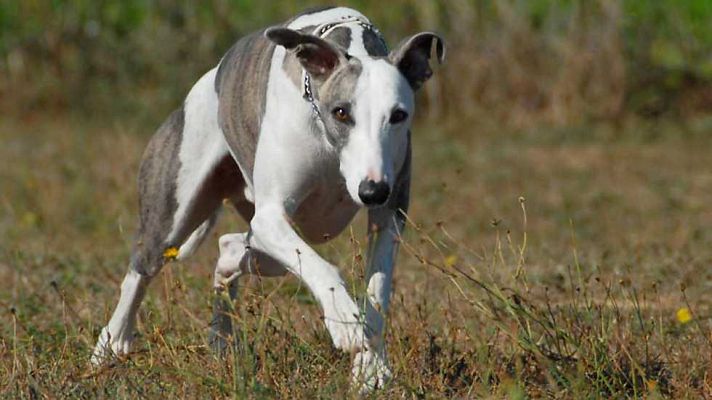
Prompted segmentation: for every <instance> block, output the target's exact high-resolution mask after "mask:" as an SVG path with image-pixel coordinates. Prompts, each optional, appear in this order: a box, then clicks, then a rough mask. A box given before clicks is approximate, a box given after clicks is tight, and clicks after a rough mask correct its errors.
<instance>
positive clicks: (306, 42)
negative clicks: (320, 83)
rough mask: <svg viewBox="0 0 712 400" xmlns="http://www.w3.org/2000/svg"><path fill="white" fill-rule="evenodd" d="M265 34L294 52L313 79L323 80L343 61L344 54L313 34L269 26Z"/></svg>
mask: <svg viewBox="0 0 712 400" xmlns="http://www.w3.org/2000/svg"><path fill="white" fill-rule="evenodd" d="M265 36H266V37H267V38H268V39H269V40H271V41H273V42H274V43H276V44H278V45H280V46H284V47H285V48H286V49H287V50H290V51H292V52H294V54H295V55H296V56H297V59H298V60H299V63H300V64H301V65H302V67H304V69H305V70H306V71H307V72H308V73H309V74H310V75H311V76H312V77H313V78H315V79H318V80H325V79H326V78H328V77H329V75H331V73H332V72H334V70H335V69H336V68H337V67H338V66H339V65H340V64H341V63H343V62H346V57H345V55H344V54H343V53H342V52H341V51H340V50H339V49H338V48H337V47H336V46H334V45H332V44H331V43H329V42H327V41H325V40H323V39H321V38H318V37H316V36H314V35H305V34H303V33H300V32H297V31H294V30H292V29H287V28H269V29H267V30H266V31H265Z"/></svg>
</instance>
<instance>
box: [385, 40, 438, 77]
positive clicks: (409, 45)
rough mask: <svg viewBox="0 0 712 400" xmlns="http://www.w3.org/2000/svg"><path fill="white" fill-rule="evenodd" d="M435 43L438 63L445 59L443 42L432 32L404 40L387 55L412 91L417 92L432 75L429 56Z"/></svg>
mask: <svg viewBox="0 0 712 400" xmlns="http://www.w3.org/2000/svg"><path fill="white" fill-rule="evenodd" d="M433 42H434V43H435V55H436V57H437V59H438V62H440V63H442V62H443V60H444V59H445V42H444V41H443V39H442V38H441V37H440V36H438V35H437V34H435V33H432V32H421V33H418V34H415V35H413V36H411V37H409V38H406V39H404V40H403V41H401V42H400V44H399V45H398V46H396V48H395V49H393V51H391V53H390V54H389V55H388V58H389V59H390V60H391V62H392V63H393V65H395V66H396V67H398V69H399V70H400V72H401V73H402V74H403V76H405V78H406V79H407V80H408V83H410V87H412V88H413V90H418V89H420V87H421V86H422V85H423V83H424V82H425V81H427V80H428V79H429V78H430V77H431V76H432V75H433V70H432V68H430V54H431V53H432V51H433Z"/></svg>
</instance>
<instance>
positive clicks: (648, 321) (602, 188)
mask: <svg viewBox="0 0 712 400" xmlns="http://www.w3.org/2000/svg"><path fill="white" fill-rule="evenodd" d="M458 125H459V124H457V123H455V122H451V123H450V125H447V124H446V125H436V124H435V123H429V122H428V121H422V122H421V123H419V124H418V128H417V129H416V135H415V176H416V177H417V180H416V181H415V183H414V196H413V207H412V211H411V213H410V218H411V221H412V224H411V226H410V227H409V230H408V232H407V234H406V236H405V238H404V244H403V249H402V252H401V254H402V255H401V257H400V262H399V265H398V269H397V273H396V278H395V293H394V295H393V296H394V297H393V313H392V315H391V318H390V321H389V331H388V345H389V350H390V359H391V362H392V364H393V368H394V372H395V379H394V381H393V384H392V385H391V386H390V387H389V388H388V389H387V390H386V391H385V392H382V393H381V395H383V396H385V397H393V398H402V397H407V398H411V397H415V398H453V397H459V398H477V397H510V398H524V397H526V396H530V397H543V396H551V397H554V398H584V397H586V398H596V397H604V398H607V397H627V396H635V397H648V398H656V397H659V396H673V397H700V396H706V397H710V396H712V391H711V389H710V385H712V380H711V379H712V378H710V374H709V372H710V371H711V369H710V362H711V359H710V357H711V355H712V342H711V340H712V336H711V335H710V332H711V331H710V305H711V304H710V300H709V296H708V295H707V294H708V292H709V287H710V272H709V265H710V263H711V262H712V247H710V243H711V242H712V233H711V231H710V229H709V227H710V226H712V206H710V205H711V204H712V172H710V171H711V170H710V165H712V153H710V152H709V147H708V139H707V137H706V136H705V135H706V133H708V132H709V129H710V121H709V120H699V121H697V122H694V123H693V122H690V123H688V124H687V125H686V126H680V125H676V124H672V123H665V122H664V121H658V122H657V123H655V124H652V123H646V122H641V121H637V122H631V123H627V124H623V125H622V126H621V127H619V128H615V129H614V128H610V127H607V126H597V127H596V126H594V127H591V128H587V129H583V128H579V129H573V128H570V129H559V130H546V131H545V130H539V131H534V130H532V131H521V132H508V133H507V134H503V133H500V132H495V131H492V132H489V131H488V128H487V127H486V126H484V125H482V124H481V125H476V126H470V127H468V128H465V127H463V126H458ZM149 133H150V129H147V128H145V127H144V125H143V124H139V123H133V122H126V120H124V121H122V122H116V121H110V120H109V121H106V120H102V121H86V120H82V119H78V118H72V117H68V116H43V117H37V118H36V119H34V120H18V119H15V118H12V117H10V118H3V119H2V120H1V121H0V142H1V143H2V146H1V147H0V160H1V161H0V188H2V189H1V190H0V209H1V211H0V282H3V284H2V285H0V287H1V288H2V290H0V312H1V313H2V317H1V318H2V321H3V322H2V324H0V389H1V390H2V393H3V397H8V398H38V397H48V398H54V397H62V398H63V397H107V398H116V397H119V398H137V397H150V398H153V397H188V398H194V397H234V398H274V397H277V398H314V397H319V398H338V397H341V396H346V397H349V396H352V394H351V393H349V391H348V381H349V377H348V371H349V358H348V356H347V355H344V354H341V353H339V352H337V351H335V350H333V349H332V348H331V346H330V344H329V339H328V337H327V334H326V331H325V329H324V328H323V326H322V324H321V323H320V321H319V318H318V309H317V307H316V306H315V305H314V302H313V299H312V297H311V295H310V294H309V293H308V292H306V291H305V290H304V289H303V288H301V287H300V286H299V284H298V282H297V281H296V280H295V279H293V278H289V277H288V278H284V279H275V280H268V279H265V280H259V279H256V278H252V279H250V280H246V281H245V285H244V286H243V287H242V292H241V294H240V298H239V301H238V302H237V309H236V314H235V319H236V321H237V323H238V325H239V327H240V336H241V339H242V340H241V341H240V346H239V350H238V351H237V352H235V353H234V354H232V355H231V356H230V357H228V359H227V360H226V361H222V360H218V359H216V358H215V357H214V356H213V355H212V354H211V353H210V352H209V351H207V349H206V347H205V344H206V328H207V324H208V321H209V318H210V304H211V303H210V302H211V299H210V282H211V274H212V267H213V264H214V261H215V257H216V251H215V242H216V241H215V240H212V241H208V242H207V244H206V245H204V247H203V248H202V249H201V251H200V252H199V254H198V255H197V256H196V257H194V258H193V259H192V260H190V261H188V262H185V263H181V264H175V265H171V266H170V267H168V268H166V269H165V270H164V271H163V273H162V274H161V275H160V277H159V278H158V279H156V281H155V282H154V284H153V286H152V288H151V291H150V294H149V296H148V299H147V301H146V302H145V304H144V307H143V309H142V311H141V313H140V323H139V332H140V338H139V340H138V341H137V343H136V348H135V350H136V352H135V353H132V354H131V355H130V356H129V357H128V358H126V359H123V360H121V361H119V362H117V363H115V364H114V365H112V366H110V367H108V368H104V369H101V370H98V371H91V370H90V369H89V368H88V357H89V354H90V351H91V348H92V346H93V344H94V341H95V339H96V336H97V334H98V332H99V329H100V327H101V326H102V324H104V323H105V322H106V321H107V318H108V316H109V313H110V311H111V308H112V307H113V306H114V302H115V301H116V299H117V296H118V286H119V282H120V280H121V278H122V275H123V273H124V271H125V268H126V260H127V258H128V252H129V245H130V241H131V240H130V239H131V234H132V232H133V231H134V227H135V213H136V202H135V198H136V190H135V185H134V181H135V179H134V177H135V173H136V169H137V163H138V158H139V156H140V154H141V151H142V149H143V146H144V145H145V143H146V141H147V138H148V134H149ZM520 196H522V197H523V198H525V200H524V201H520V200H519V197H520ZM525 210H526V211H525ZM525 218H526V219H525ZM362 223H363V220H362V219H359V220H358V221H357V222H356V223H355V224H354V228H353V233H351V234H349V233H347V234H345V235H344V236H343V237H341V238H339V239H338V240H336V241H335V242H334V243H333V244H329V245H326V246H323V247H322V248H321V251H322V252H323V253H324V254H325V256H326V257H327V258H328V259H330V260H333V261H334V262H335V263H337V264H338V265H340V266H341V267H342V271H343V273H344V275H345V276H347V277H348V278H349V280H350V281H352V282H354V287H357V286H358V279H357V278H356V279H354V278H355V277H358V276H359V275H361V274H362V269H363V259H362V258H361V257H360V256H361V255H362V253H363V252H364V245H365V241H364V234H363V229H362V227H361V224H362ZM244 226H245V225H244V223H243V222H241V221H239V220H238V218H237V216H236V213H234V212H233V211H232V210H227V211H226V212H225V213H224V217H223V219H222V222H221V224H220V226H219V228H218V230H217V233H216V237H217V235H218V234H219V233H224V232H230V231H235V230H239V229H243V228H244ZM681 287H682V288H684V292H683V291H681ZM682 307H689V308H690V309H691V310H692V315H693V317H694V318H693V320H692V321H691V322H689V323H686V324H681V323H679V322H678V321H676V320H675V312H676V310H678V309H679V308H682Z"/></svg>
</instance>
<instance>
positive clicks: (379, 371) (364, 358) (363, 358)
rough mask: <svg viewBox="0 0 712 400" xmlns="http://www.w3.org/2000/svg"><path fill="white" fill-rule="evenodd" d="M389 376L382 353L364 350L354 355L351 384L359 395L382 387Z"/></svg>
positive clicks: (389, 378) (389, 371) (388, 379)
mask: <svg viewBox="0 0 712 400" xmlns="http://www.w3.org/2000/svg"><path fill="white" fill-rule="evenodd" d="M391 376H392V373H391V370H390V368H389V367H388V364H387V362H386V358H385V356H384V355H383V354H382V353H379V352H375V351H372V350H364V351H361V352H358V353H356V355H355V356H354V360H353V366H352V369H351V378H352V384H353V385H354V387H355V388H356V389H357V390H358V392H359V393H360V394H361V395H364V394H368V393H370V392H372V391H374V390H376V389H382V388H383V387H384V386H385V385H386V384H387V383H388V382H389V381H390V380H391Z"/></svg>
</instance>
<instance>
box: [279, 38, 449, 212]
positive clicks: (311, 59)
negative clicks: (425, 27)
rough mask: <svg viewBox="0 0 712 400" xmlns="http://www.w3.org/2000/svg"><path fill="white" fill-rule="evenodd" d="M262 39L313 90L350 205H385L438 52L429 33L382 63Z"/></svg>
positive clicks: (308, 44)
mask: <svg viewBox="0 0 712 400" xmlns="http://www.w3.org/2000/svg"><path fill="white" fill-rule="evenodd" d="M266 36H267V37H268V38H269V39H270V40H272V41H273V42H275V43H276V44H278V45H281V46H284V47H285V48H287V49H288V50H289V51H292V52H293V53H294V55H295V56H296V57H297V59H298V60H299V62H300V63H301V65H302V67H303V68H304V70H305V71H307V73H308V74H309V76H310V78H311V79H312V80H313V81H314V84H315V86H316V87H318V97H319V99H318V104H319V109H320V112H321V119H322V120H323V123H324V125H325V128H326V135H327V136H328V137H327V139H328V140H329V142H330V143H332V144H333V145H334V146H335V147H336V148H337V150H338V151H339V160H340V169H341V174H342V175H343V177H344V179H345V181H346V187H347V189H348V192H349V194H350V195H351V197H352V199H353V200H354V201H355V202H356V203H357V204H363V205H366V206H369V207H376V206H380V205H383V204H385V203H386V201H387V200H388V197H389V195H390V192H391V191H392V189H393V185H394V183H395V180H396V176H395V175H396V173H397V172H398V171H399V170H400V167H401V166H402V165H403V162H404V160H405V157H406V153H407V147H408V140H409V138H408V135H409V130H410V124H411V121H412V118H413V112H414V109H415V102H414V93H415V91H417V90H418V89H419V88H420V87H421V86H422V84H423V83H424V82H425V81H427V80H428V78H430V76H431V75H432V69H431V68H430V62H429V60H430V55H431V53H432V47H433V45H435V49H436V52H435V53H436V56H437V59H438V61H440V62H442V60H443V57H444V53H445V49H444V45H443V40H442V39H441V38H440V37H439V36H438V35H436V34H434V33H430V32H423V33H419V34H416V35H414V36H412V37H410V38H407V39H405V40H403V41H402V42H401V43H400V45H398V46H397V47H396V48H395V49H394V50H393V51H391V52H390V54H388V56H387V57H369V56H359V57H358V58H357V57H353V56H350V55H348V54H347V53H346V52H345V51H344V50H343V49H341V48H339V47H337V46H336V45H334V44H332V43H330V42H328V41H326V40H323V39H321V38H319V37H316V36H313V35H305V34H302V33H300V32H297V31H294V30H290V29H286V28H271V29H268V30H267V32H266Z"/></svg>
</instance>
